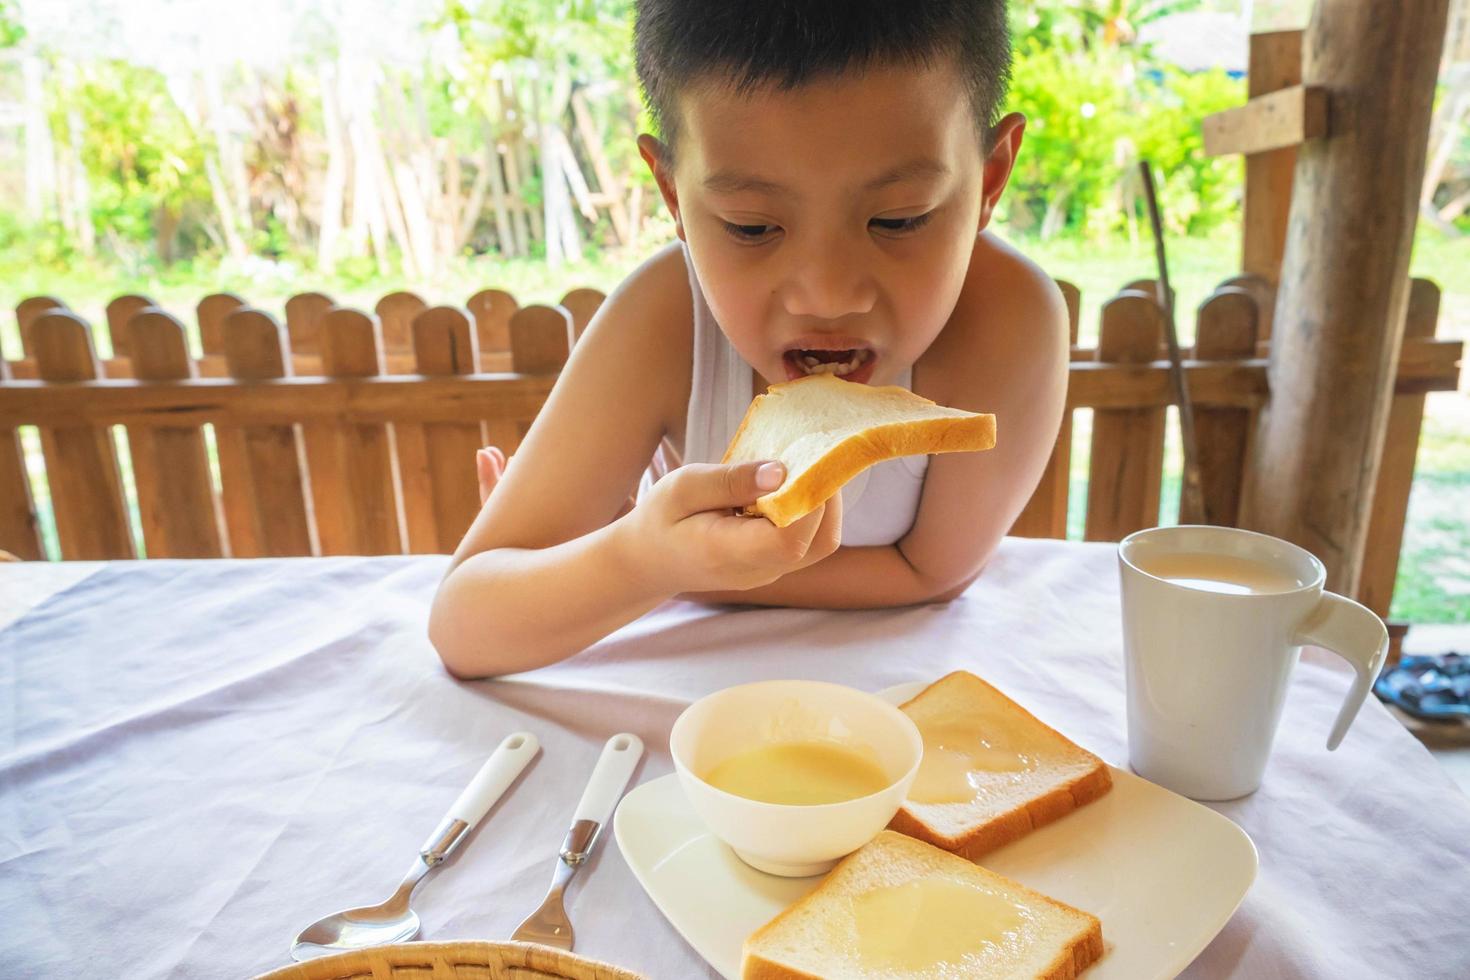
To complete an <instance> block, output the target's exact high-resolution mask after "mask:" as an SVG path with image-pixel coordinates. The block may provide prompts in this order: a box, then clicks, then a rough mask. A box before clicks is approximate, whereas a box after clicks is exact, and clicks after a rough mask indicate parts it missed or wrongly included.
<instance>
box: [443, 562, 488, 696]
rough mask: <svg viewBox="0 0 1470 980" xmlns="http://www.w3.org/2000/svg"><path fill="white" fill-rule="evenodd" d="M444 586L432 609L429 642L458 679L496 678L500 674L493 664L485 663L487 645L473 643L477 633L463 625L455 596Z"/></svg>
mask: <svg viewBox="0 0 1470 980" xmlns="http://www.w3.org/2000/svg"><path fill="white" fill-rule="evenodd" d="M447 592H448V590H446V589H445V587H444V586H443V585H441V586H440V587H439V594H438V595H436V596H435V597H434V603H433V605H432V606H430V607H429V643H431V644H432V645H433V647H434V652H435V653H437V654H439V660H440V662H441V663H443V664H444V669H445V670H447V671H448V672H449V675H450V676H451V677H453V678H454V679H456V680H461V681H473V680H481V679H483V678H486V677H493V676H495V674H496V673H497V671H496V670H495V669H494V667H493V665H492V664H488V663H486V662H485V656H484V651H485V644H484V643H483V642H469V641H470V638H471V637H472V636H473V634H474V632H475V631H474V630H467V629H465V628H464V624H463V623H461V622H459V617H458V616H457V615H456V611H455V609H454V608H453V601H452V597H451V594H447Z"/></svg>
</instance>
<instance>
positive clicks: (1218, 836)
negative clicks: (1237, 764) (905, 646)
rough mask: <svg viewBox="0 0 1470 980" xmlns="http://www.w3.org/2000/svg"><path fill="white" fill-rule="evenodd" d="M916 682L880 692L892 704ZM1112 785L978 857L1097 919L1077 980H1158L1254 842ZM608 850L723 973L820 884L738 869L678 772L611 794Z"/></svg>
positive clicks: (1243, 887) (1199, 941)
mask: <svg viewBox="0 0 1470 980" xmlns="http://www.w3.org/2000/svg"><path fill="white" fill-rule="evenodd" d="M924 686H925V685H924V684H922V683H919V684H907V685H903V686H901V687H897V688H890V689H889V690H887V691H883V692H881V694H880V695H879V696H880V697H884V698H886V699H888V700H890V701H893V702H894V703H895V704H899V703H902V702H903V701H906V700H908V699H909V698H910V697H912V696H913V695H915V694H917V693H918V692H919V691H920V690H922V689H923V687H924ZM1112 772H1113V788H1112V791H1111V792H1109V793H1108V794H1107V795H1105V796H1104V797H1102V799H1100V800H1097V801H1095V802H1093V803H1089V804H1088V805H1087V806H1084V807H1082V808H1081V809H1080V810H1077V811H1075V812H1073V813H1071V814H1069V815H1067V816H1066V817H1063V818H1062V819H1060V820H1058V821H1056V822H1055V823H1052V824H1049V825H1047V826H1045V827H1043V828H1041V829H1040V830H1037V831H1035V832H1033V833H1031V834H1029V835H1027V836H1026V837H1023V838H1022V839H1021V840H1019V841H1016V842H1015V843H1014V844H1010V845H1007V846H1006V847H1003V848H1001V849H999V850H997V851H993V852H991V853H990V854H987V855H985V857H984V859H983V860H982V862H981V863H982V864H983V865H984V866H985V867H987V868H989V869H991V870H992V871H996V872H999V873H1000V874H1003V875H1006V876H1007V877H1009V878H1013V879H1015V880H1016V881H1019V882H1020V883H1021V884H1023V885H1026V886H1028V887H1030V888H1034V889H1036V890H1037V891H1039V892H1041V893H1042V894H1044V895H1049V896H1051V897H1052V898H1055V899H1058V900H1060V901H1063V902H1066V903H1067V904H1069V905H1074V906H1076V907H1077V908H1079V909H1083V910H1085V911H1088V912H1091V913H1092V914H1093V915H1095V916H1097V917H1098V918H1099V919H1101V920H1102V931H1103V943H1104V945H1105V947H1106V953H1105V954H1104V956H1103V958H1102V959H1101V960H1099V961H1098V962H1097V964H1096V965H1094V966H1093V967H1092V968H1091V969H1090V970H1088V972H1087V974H1086V976H1087V980H1168V978H1171V977H1174V976H1175V975H1177V974H1178V973H1179V972H1180V971H1181V970H1183V969H1184V968H1185V967H1186V966H1188V965H1189V963H1190V961H1191V960H1193V959H1194V958H1195V957H1196V956H1197V955H1199V952H1200V950H1202V949H1204V948H1205V946H1206V945H1208V944H1209V942H1210V940H1211V939H1214V938H1215V936H1216V935H1217V934H1218V933H1219V932H1220V930H1221V929H1223V928H1224V927H1225V923H1226V922H1227V921H1229V919H1230V916H1232V915H1233V914H1234V913H1235V910H1236V908H1237V907H1239V905H1240V902H1241V899H1243V898H1244V897H1245V893H1246V891H1247V890H1248V889H1249V888H1250V886H1251V882H1252V881H1254V880H1255V876H1256V863H1257V859H1256V848H1255V845H1254V844H1252V843H1251V840H1250V838H1249V837H1247V836H1246V834H1245V831H1243V830H1241V829H1240V828H1239V827H1237V826H1236V825H1235V824H1234V823H1232V822H1230V821H1229V820H1227V819H1226V818H1225V817H1222V816H1220V814H1218V813H1216V812H1215V811H1214V810H1211V809H1209V808H1208V807H1205V806H1201V805H1200V804H1198V803H1195V802H1193V801H1192V800H1187V799H1185V798H1184V797H1182V796H1179V795H1177V794H1175V793H1171V792H1170V791H1168V790H1166V789H1164V788H1163V787H1160V786H1156V785H1154V784H1153V783H1150V782H1148V781H1147V780H1144V779H1140V778H1139V777H1138V776H1135V775H1134V774H1133V773H1131V772H1127V771H1125V770H1122V769H1117V768H1114V769H1113V771H1112ZM613 831H614V833H615V835H616V837H617V841H618V847H619V848H620V849H621V850H622V852H623V857H624V859H626V860H627V862H628V866H629V867H630V868H632V869H633V874H634V875H635V876H636V877H637V879H638V881H639V883H640V884H642V885H643V889H644V890H645V891H646V892H648V896H649V897H650V898H651V899H653V903H654V904H655V905H657V906H658V908H659V911H661V912H663V914H664V915H665V917H667V918H668V920H669V922H670V923H672V924H673V926H674V928H675V929H677V930H678V931H679V934H680V935H682V936H683V937H684V939H685V940H686V941H688V943H689V945H690V946H692V947H694V949H695V951H696V952H698V953H699V955H701V956H703V957H704V958H705V959H706V960H708V961H709V963H710V965H711V966H713V967H714V968H715V969H716V970H717V971H719V973H720V974H721V975H722V976H724V977H726V978H727V980H736V978H738V977H739V976H740V947H741V944H743V943H744V942H745V937H746V936H748V935H750V933H752V932H754V931H755V930H756V929H758V928H759V927H760V926H762V925H764V924H765V923H766V922H768V921H770V920H771V919H772V918H773V917H774V916H775V915H776V914H777V913H779V912H780V911H781V910H783V909H785V908H786V907H787V906H788V905H790V904H791V903H792V902H795V901H796V900H797V899H799V898H801V897H803V896H804V895H806V894H807V893H808V892H810V891H812V889H814V888H816V887H817V885H818V884H820V883H821V881H822V878H821V877H820V876H818V877H813V878H777V877H774V876H772V875H767V874H763V873H762V872H759V871H756V870H754V869H752V868H750V867H748V866H746V865H745V864H744V863H743V862H741V860H740V859H739V858H737V857H736V856H735V854H734V852H732V851H731V850H730V849H729V848H728V847H726V846H725V845H724V844H723V843H721V842H720V841H719V840H718V839H717V838H715V837H714V836H713V835H712V834H710V832H709V831H708V830H706V829H705V826H704V824H703V823H701V822H700V820H699V818H698V817H697V816H696V815H695V813H694V811H693V810H692V809H691V808H690V806H689V804H688V802H687V801H686V800H685V799H684V793H683V791H682V790H680V788H679V782H678V777H677V776H673V775H669V776H664V777H661V778H659V779H655V780H651V781H649V782H647V783H644V784H643V785H642V786H639V787H638V788H637V789H635V790H633V791H632V792H631V793H629V794H628V795H627V796H625V797H624V798H623V802H622V805H621V806H619V807H618V812H617V816H616V817H615V819H614V820H613Z"/></svg>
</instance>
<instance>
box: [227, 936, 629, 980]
mask: <svg viewBox="0 0 1470 980" xmlns="http://www.w3.org/2000/svg"><path fill="white" fill-rule="evenodd" d="M410 977H411V978H413V980H543V978H544V980H644V978H643V976H642V975H641V974H637V973H634V972H632V971H631V970H624V969H622V968H621V967H616V966H609V965H608V964H606V963H599V962H597V961H596V960H589V959H587V958H586V957H583V956H576V955H573V954H572V953H564V952H562V951H561V950H559V949H552V948H550V947H549V946H538V945H536V944H534V943H502V942H496V943H490V942H456V943H401V944H398V945H395V946H378V947H376V948H373V949H362V950H357V951H355V952H352V953H337V954H336V955H334V956H325V957H322V958H321V959H319V960H309V961H307V962H305V963H297V964H295V965H293V966H286V967H282V968H281V969H279V970H272V971H271V972H270V973H262V974H261V975H260V976H258V977H256V978H255V980H407V978H410Z"/></svg>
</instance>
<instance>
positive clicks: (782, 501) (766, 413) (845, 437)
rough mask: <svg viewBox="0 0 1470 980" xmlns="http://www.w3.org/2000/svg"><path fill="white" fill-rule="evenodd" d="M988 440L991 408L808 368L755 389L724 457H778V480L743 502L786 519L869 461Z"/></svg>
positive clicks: (991, 441)
mask: <svg viewBox="0 0 1470 980" xmlns="http://www.w3.org/2000/svg"><path fill="white" fill-rule="evenodd" d="M994 446H995V416H994V415H977V414H976V413H974V412H966V411H962V410H960V409H958V408H945V407H944V406H942V405H936V404H935V403H934V402H932V401H930V400H929V399H927V398H924V397H921V396H919V395H916V394H914V393H913V392H912V391H909V390H908V389H907V388H898V387H891V386H890V387H873V386H870V385H865V384H858V383H856V382H851V381H841V380H838V379H837V378H835V377H832V376H831V375H826V374H814V375H811V376H809V377H805V378H798V379H797V380H795V381H786V382H782V383H781V384H774V385H771V387H770V388H769V389H767V391H766V393H765V394H764V395H759V396H757V397H756V399H755V401H753V402H752V403H751V405H750V408H749V410H747V411H746V413H745V419H744V421H742V422H741V423H740V428H739V429H737V430H736V431H735V436H734V438H732V439H731V440H730V446H729V448H727V449H726V450H725V458H724V462H726V463H746V462H752V461H755V460H763V459H778V460H780V461H781V462H782V463H783V464H784V465H785V466H786V481H785V482H784V483H782V484H781V486H780V487H778V488H777V489H776V490H773V491H772V492H770V493H768V494H765V495H764V496H762V497H759V498H757V500H756V502H755V505H754V507H752V508H748V509H747V513H752V514H760V515H763V516H765V517H767V518H769V519H770V521H771V523H773V524H775V525H776V526H777V527H786V526H787V525H789V524H791V523H792V522H793V521H797V520H800V519H801V518H802V517H805V516H806V515H807V514H810V513H811V512H812V511H814V510H816V509H817V508H818V507H819V506H821V505H822V504H823V503H825V502H826V501H827V500H828V499H829V498H831V496H832V495H833V494H835V493H837V491H839V490H841V489H842V486H843V484H845V483H846V482H847V481H848V480H851V479H852V478H853V477H855V476H857V475H858V474H859V473H861V472H862V471H863V470H865V469H867V468H868V467H869V466H872V465H873V464H874V463H879V462H882V461H883V460H885V459H894V458H896V457H899V456H919V455H927V454H930V453H956V452H971V451H974V450H979V449H990V448H992V447H994Z"/></svg>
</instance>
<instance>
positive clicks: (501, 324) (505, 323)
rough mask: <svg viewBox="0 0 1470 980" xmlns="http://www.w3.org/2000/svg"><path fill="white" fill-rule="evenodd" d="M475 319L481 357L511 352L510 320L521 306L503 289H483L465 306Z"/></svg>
mask: <svg viewBox="0 0 1470 980" xmlns="http://www.w3.org/2000/svg"><path fill="white" fill-rule="evenodd" d="M465 306H466V308H467V309H468V310H469V311H470V315H471V316H473V317H474V318H475V330H476V332H477V333H478V334H479V339H480V353H481V355H484V354H489V353H498V352H505V351H509V350H510V318H511V317H513V316H515V312H516V310H518V309H520V308H521V306H520V304H519V303H517V302H516V298H515V297H514V296H512V295H511V294H510V293H507V292H506V291H505V290H503V289H482V290H480V291H479V292H478V293H476V294H475V295H473V296H471V297H470V298H469V302H467V303H466V304H465Z"/></svg>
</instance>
